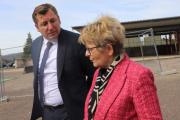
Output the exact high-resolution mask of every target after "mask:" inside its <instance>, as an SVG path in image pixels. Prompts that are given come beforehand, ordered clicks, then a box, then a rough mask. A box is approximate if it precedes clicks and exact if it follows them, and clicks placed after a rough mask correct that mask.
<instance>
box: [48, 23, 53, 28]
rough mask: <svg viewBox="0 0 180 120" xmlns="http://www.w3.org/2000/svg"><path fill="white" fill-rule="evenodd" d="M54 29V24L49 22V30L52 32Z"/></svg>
mask: <svg viewBox="0 0 180 120" xmlns="http://www.w3.org/2000/svg"><path fill="white" fill-rule="evenodd" d="M52 28H53V24H52V23H50V22H48V29H49V30H51V29H52Z"/></svg>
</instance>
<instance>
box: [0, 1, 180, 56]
mask: <svg viewBox="0 0 180 120" xmlns="http://www.w3.org/2000/svg"><path fill="white" fill-rule="evenodd" d="M41 3H51V4H53V5H54V6H55V7H56V8H57V10H58V12H59V15H60V19H61V22H62V25H61V26H62V27H63V28H64V29H68V30H72V28H71V27H72V26H80V25H85V24H87V23H88V22H91V21H93V20H94V19H96V18H97V17H98V16H100V15H102V14H109V15H112V16H113V17H116V18H118V19H119V21H121V22H126V21H135V20H144V19H155V18H164V17H174V16H180V7H179V5H180V0H150V1H147V0H1V1H0V6H1V7H0V19H1V20H0V28H1V29H0V48H1V49H6V48H11V47H16V46H22V45H24V44H25V42H26V38H27V34H28V33H29V32H30V33H31V35H32V38H33V39H35V38H36V37H37V36H39V35H40V34H39V33H38V32H37V31H36V29H35V27H34V23H33V21H32V18H31V15H32V12H33V10H34V8H35V6H37V5H39V4H41ZM17 51H18V52H19V51H22V48H21V47H20V48H15V49H6V50H2V54H7V53H12V52H17Z"/></svg>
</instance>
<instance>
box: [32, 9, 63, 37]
mask: <svg viewBox="0 0 180 120" xmlns="http://www.w3.org/2000/svg"><path fill="white" fill-rule="evenodd" d="M36 20H37V23H36V25H35V26H36V28H37V30H38V31H39V32H40V33H41V34H42V35H43V36H44V37H45V38H46V39H48V40H54V39H57V38H58V35H59V33H60V29H61V28H60V24H61V22H60V19H59V17H58V16H57V15H56V14H55V13H54V12H53V11H52V10H49V11H48V12H47V13H46V14H45V15H39V14H38V15H37V16H36Z"/></svg>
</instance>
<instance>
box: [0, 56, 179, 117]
mask: <svg viewBox="0 0 180 120" xmlns="http://www.w3.org/2000/svg"><path fill="white" fill-rule="evenodd" d="M179 62H180V57H177V58H171V59H162V60H160V63H161V65H162V73H163V74H159V72H157V71H159V67H158V66H156V65H153V62H152V60H151V61H148V60H147V61H146V63H145V65H147V66H150V68H151V69H152V70H153V72H154V73H155V84H156V86H157V91H158V96H159V101H160V105H161V111H162V114H163V118H164V120H180V114H179V113H180V102H179V99H180V94H179V91H180V87H179V86H180V63H179ZM154 64H155V62H154ZM156 69H158V70H156ZM174 72H175V74H173V73H174ZM4 79H5V80H6V81H5V96H7V97H8V102H6V101H3V102H0V120H29V119H30V114H31V109H32V99H33V94H32V92H33V91H32V79H33V75H32V73H28V74H25V73H24V72H23V69H6V70H4Z"/></svg>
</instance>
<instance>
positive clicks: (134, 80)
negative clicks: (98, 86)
mask: <svg viewBox="0 0 180 120" xmlns="http://www.w3.org/2000/svg"><path fill="white" fill-rule="evenodd" d="M98 72H99V70H98V69H97V71H96V72H95V75H94V78H93V83H92V86H91V88H90V91H89V93H88V96H87V99H86V103H85V112H84V114H85V115H84V116H85V118H84V120H88V103H89V99H90V95H91V93H92V91H93V88H94V86H95V82H96V78H97V75H98ZM153 81H154V78H153V74H152V72H151V71H150V70H149V69H147V68H145V67H143V66H141V65H139V64H137V63H135V62H133V61H131V60H129V58H128V57H127V55H125V57H124V58H123V59H122V61H120V63H119V64H118V65H117V66H116V68H115V69H114V71H113V73H112V75H111V77H110V79H109V82H108V84H107V86H106V88H105V89H104V91H103V93H102V95H101V98H100V101H99V103H98V105H97V108H96V112H95V115H94V120H162V115H161V111H160V106H159V102H158V97H157V93H156V87H155V85H154V83H153Z"/></svg>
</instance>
